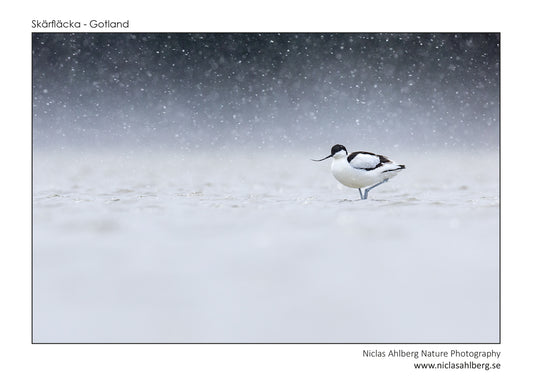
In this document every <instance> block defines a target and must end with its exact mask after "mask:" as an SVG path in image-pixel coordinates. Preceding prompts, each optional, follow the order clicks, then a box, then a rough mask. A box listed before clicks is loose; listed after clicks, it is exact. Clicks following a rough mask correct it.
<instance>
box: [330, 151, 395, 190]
mask: <svg viewBox="0 0 533 378" xmlns="http://www.w3.org/2000/svg"><path fill="white" fill-rule="evenodd" d="M354 154H357V155H356V156H355V157H353V158H352V159H351V161H348V158H349V156H346V155H344V156H343V154H342V153H337V154H335V155H334V156H333V158H334V159H333V162H332V163H331V173H333V176H334V177H335V178H336V179H337V181H339V182H340V183H341V184H342V185H345V186H348V187H350V188H365V187H367V186H370V185H373V184H376V183H378V182H381V181H383V180H385V179H390V178H392V177H394V176H396V175H397V174H398V172H399V170H401V169H403V168H402V166H401V165H399V164H396V163H394V162H392V161H390V160H389V161H388V162H384V163H381V162H380V157H379V155H374V154H369V153H367V152H355V153H354ZM351 155H352V154H351ZM351 155H350V156H351ZM382 158H384V157H382ZM387 160H388V159H387Z"/></svg>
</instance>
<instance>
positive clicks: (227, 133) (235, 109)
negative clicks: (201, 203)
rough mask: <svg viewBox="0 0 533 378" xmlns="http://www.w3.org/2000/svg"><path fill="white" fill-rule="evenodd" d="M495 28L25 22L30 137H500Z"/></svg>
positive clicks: (417, 141) (280, 141)
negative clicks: (45, 28)
mask: <svg viewBox="0 0 533 378" xmlns="http://www.w3.org/2000/svg"><path fill="white" fill-rule="evenodd" d="M499 52H500V44H499V34H464V33H456V34H454V33H451V34H430V33H425V34H325V33H312V34H223V33H218V34H130V33H120V34H118V33H116V34H107V33H103V34H100V33H99V34H87V33H76V34H62V33H59V34H52V33H45V34H43V33H35V34H33V111H34V122H33V128H34V142H35V143H36V145H42V144H57V143H60V144H67V145H76V144H80V143H83V144H88V145H102V144H124V143H134V144H138V143H141V144H146V143H148V144H149V143H155V144H164V145H170V146H172V147H176V148H185V149H188V148H194V147H195V146H196V145H198V144H200V143H202V144H208V145H210V146H218V145H230V144H232V143H234V142H250V143H255V144H258V145H263V146H265V147H273V148H275V147H277V146H284V147H290V146H292V145H299V144H302V143H309V144H312V145H316V144H318V143H326V144H328V145H329V144H331V143H332V142H335V143H337V142H342V141H343V140H345V139H354V138H357V139H362V140H367V141H368V142H369V143H370V144H375V143H377V142H380V143H387V144H390V143H401V144H407V145H419V146H425V147H430V148H434V147H494V146H497V144H498V128H499V124H498V118H499V62H500V60H499V59H500V58H499Z"/></svg>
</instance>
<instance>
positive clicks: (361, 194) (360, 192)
mask: <svg viewBox="0 0 533 378" xmlns="http://www.w3.org/2000/svg"><path fill="white" fill-rule="evenodd" d="M357 189H359V195H360V196H361V199H364V198H363V192H362V191H361V188H357Z"/></svg>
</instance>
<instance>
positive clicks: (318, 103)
mask: <svg viewBox="0 0 533 378" xmlns="http://www.w3.org/2000/svg"><path fill="white" fill-rule="evenodd" d="M499 51H500V45H499V35H498V34H320V33H315V34H125V33H120V34H105V33H100V34H83V33H78V34H61V33H59V34H57V33H54V34H46V33H44V34H41V33H35V34H33V337H34V341H35V342H38V343H45V342H50V343H54V342H97V343H107V342H119V343H120V342H149V343H159V342H170V343H190V342H197V343H203V342H211V343H241V342H246V343H339V342H341V343H408V342H412V343H459V342H465V343H495V342H498V341H499V69H500V67H499ZM336 143H340V144H343V145H345V146H346V147H347V149H348V150H349V151H358V150H363V151H372V152H375V153H380V154H384V155H386V156H388V157H389V158H391V159H393V160H395V161H396V162H398V163H401V164H405V165H406V166H407V169H406V170H405V171H402V172H400V174H399V175H398V176H397V177H395V178H394V179H392V180H391V181H390V182H388V183H386V184H384V185H382V186H380V187H378V188H376V189H374V190H372V191H371V192H370V194H369V199H368V200H366V201H361V200H359V194H358V192H357V190H355V189H350V188H347V187H343V186H341V185H340V184H339V183H338V182H337V181H336V180H335V179H334V178H333V176H332V175H331V172H330V169H329V166H330V163H331V161H330V160H326V161H323V162H319V163H317V162H312V161H311V160H310V159H318V158H322V157H324V156H327V155H329V153H330V149H331V146H332V145H334V144H336Z"/></svg>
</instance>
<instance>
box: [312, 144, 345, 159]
mask: <svg viewBox="0 0 533 378" xmlns="http://www.w3.org/2000/svg"><path fill="white" fill-rule="evenodd" d="M340 151H344V152H345V153H346V154H348V151H346V147H344V146H343V145H342V144H336V145H334V146H333V147H331V155H329V156H326V157H325V158H323V159H319V160H314V159H311V160H313V161H322V160H326V159H329V158H330V157H332V156H334V155H335V154H336V153H338V152H340Z"/></svg>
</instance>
